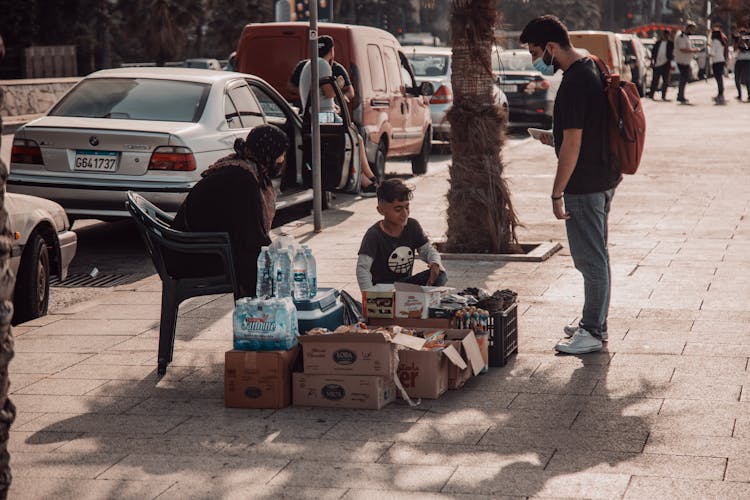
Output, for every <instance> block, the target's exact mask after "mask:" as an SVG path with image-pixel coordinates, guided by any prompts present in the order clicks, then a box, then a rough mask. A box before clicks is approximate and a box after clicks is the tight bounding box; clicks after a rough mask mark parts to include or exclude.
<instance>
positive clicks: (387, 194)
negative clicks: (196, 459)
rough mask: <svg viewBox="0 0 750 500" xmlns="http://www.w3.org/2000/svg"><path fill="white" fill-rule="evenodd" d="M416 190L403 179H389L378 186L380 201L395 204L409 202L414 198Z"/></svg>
mask: <svg viewBox="0 0 750 500" xmlns="http://www.w3.org/2000/svg"><path fill="white" fill-rule="evenodd" d="M413 191H414V188H412V187H410V186H409V185H407V184H406V183H405V182H404V181H402V180H401V179H388V180H387V181H383V182H382V183H381V184H380V186H378V191H377V195H378V201H385V202H387V203H393V202H394V201H409V200H411V199H412V197H413V196H414V194H413Z"/></svg>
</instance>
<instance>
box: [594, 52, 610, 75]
mask: <svg viewBox="0 0 750 500" xmlns="http://www.w3.org/2000/svg"><path fill="white" fill-rule="evenodd" d="M589 59H591V60H592V61H594V63H595V64H596V66H597V67H598V68H599V71H601V73H602V75H603V76H604V78H606V79H607V80H609V77H610V74H609V69H607V66H606V65H605V64H604V63H603V62H602V60H601V59H599V58H598V57H597V56H595V55H593V54H592V55H590V56H589Z"/></svg>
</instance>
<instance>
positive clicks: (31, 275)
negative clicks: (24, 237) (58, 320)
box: [13, 231, 49, 325]
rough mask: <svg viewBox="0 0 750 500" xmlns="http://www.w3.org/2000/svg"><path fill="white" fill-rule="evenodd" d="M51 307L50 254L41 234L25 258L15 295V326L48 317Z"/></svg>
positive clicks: (35, 235)
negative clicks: (48, 309) (46, 315)
mask: <svg viewBox="0 0 750 500" xmlns="http://www.w3.org/2000/svg"><path fill="white" fill-rule="evenodd" d="M48 307H49V253H48V251H47V244H46V243H45V242H44V239H43V238H42V236H41V235H40V234H39V233H38V232H36V231H35V232H33V233H31V236H30V237H29V241H28V242H27V243H26V248H25V249H24V251H23V254H22V255H21V265H20V267H19V268H18V278H17V279H16V291H15V293H14V294H13V308H14V311H15V314H14V315H13V324H14V325H17V324H19V323H25V322H26V321H31V320H32V319H35V318H38V317H40V316H44V315H45V314H47V308H48Z"/></svg>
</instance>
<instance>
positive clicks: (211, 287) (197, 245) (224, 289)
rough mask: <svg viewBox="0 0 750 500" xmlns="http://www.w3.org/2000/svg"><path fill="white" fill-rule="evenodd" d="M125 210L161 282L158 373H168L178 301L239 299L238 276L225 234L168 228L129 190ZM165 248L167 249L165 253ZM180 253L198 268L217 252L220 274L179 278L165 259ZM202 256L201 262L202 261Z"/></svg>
mask: <svg viewBox="0 0 750 500" xmlns="http://www.w3.org/2000/svg"><path fill="white" fill-rule="evenodd" d="M125 205H126V206H127V208H128V211H129V212H130V214H131V215H132V217H133V219H134V220H135V222H136V225H137V226H138V230H139V232H140V233H141V236H142V237H143V241H144V242H145V243H146V249H147V250H148V253H149V255H150V256H151V260H152V261H153V262H154V267H156V270H157V272H158V273H159V277H160V278H161V281H162V291H161V321H160V324H159V354H158V359H157V363H158V365H157V373H158V374H159V376H162V375H164V374H165V373H166V372H167V365H168V364H169V363H170V362H171V361H172V354H173V352H174V337H175V329H176V326H177V311H178V308H179V306H180V303H181V302H182V301H184V300H186V299H189V298H190V297H198V296H201V295H214V294H221V293H230V292H232V293H234V298H235V299H237V298H239V294H238V287H237V275H236V273H235V269H234V264H233V261H232V248H231V245H230V241H229V234H228V233H220V232H216V233H213V232H211V233H209V232H182V231H177V230H175V229H171V228H170V227H169V225H170V223H171V222H172V219H173V218H172V217H171V216H170V215H169V214H167V213H166V212H164V211H162V210H161V209H159V208H157V207H156V206H155V205H153V204H152V203H151V202H149V201H148V200H146V199H145V198H144V197H143V196H141V195H139V194H137V193H134V192H132V191H128V199H127V201H126V202H125ZM165 250H166V252H165ZM173 255H179V256H180V258H182V259H185V260H186V262H190V261H191V260H194V261H195V266H193V267H192V269H193V271H194V270H195V269H200V267H201V264H203V263H205V258H206V256H210V255H218V256H219V257H220V258H221V260H222V262H223V265H224V273H223V274H220V275H206V276H195V273H194V272H193V273H191V276H190V277H181V276H177V275H175V274H176V273H174V272H170V271H169V269H170V267H171V266H169V265H168V260H169V258H170V257H171V256H173ZM201 259H203V261H202V262H201Z"/></svg>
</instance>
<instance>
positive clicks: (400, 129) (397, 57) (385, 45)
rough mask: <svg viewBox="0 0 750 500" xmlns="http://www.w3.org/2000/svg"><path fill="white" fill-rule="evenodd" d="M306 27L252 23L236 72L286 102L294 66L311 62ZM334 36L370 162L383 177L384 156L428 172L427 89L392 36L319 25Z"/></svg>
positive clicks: (243, 37)
mask: <svg viewBox="0 0 750 500" xmlns="http://www.w3.org/2000/svg"><path fill="white" fill-rule="evenodd" d="M308 28H309V26H308V24H307V23H263V24H248V25H247V26H245V28H244V29H243V30H242V35H241V36H240V40H239V43H238V44H237V68H236V71H239V72H241V73H250V74H252V75H256V76H259V77H261V78H263V79H264V80H265V81H267V82H268V83H270V84H271V85H272V86H273V87H274V88H275V89H276V90H277V91H279V93H281V95H283V96H284V97H285V98H286V99H287V100H290V101H291V100H293V99H296V98H298V96H297V95H294V94H292V93H291V91H290V90H289V89H288V88H287V83H288V81H289V77H290V75H291V74H292V71H293V70H294V67H295V65H296V64H297V63H298V62H299V61H300V60H302V59H308V58H309V54H310V51H309V48H308ZM318 28H319V30H318V31H319V34H320V35H329V36H331V37H333V40H334V46H335V51H336V52H335V59H336V61H337V62H339V63H340V64H342V65H343V66H344V67H345V68H346V70H347V71H348V72H349V76H350V77H351V80H352V85H353V86H354V91H355V94H356V95H355V96H354V99H352V101H351V102H350V103H349V107H350V111H351V114H352V118H353V120H354V123H355V124H356V125H357V127H358V128H359V130H360V132H361V133H362V136H363V137H364V138H365V147H366V150H367V159H368V161H369V162H370V164H371V165H372V170H373V172H374V173H375V174H376V175H377V176H378V178H382V177H383V175H384V174H385V160H386V158H388V159H391V158H410V159H411V162H412V171H413V172H414V174H423V173H425V172H426V171H427V163H428V161H429V157H430V148H431V146H432V142H431V141H432V130H431V129H432V120H431V117H430V105H429V102H428V100H427V97H426V96H427V95H429V94H431V89H432V87H431V86H429V85H426V86H418V85H417V84H416V81H415V79H414V72H413V71H412V69H411V66H410V65H409V60H408V59H407V58H406V56H404V54H403V52H402V50H401V45H400V44H399V42H398V40H396V38H395V37H394V36H393V35H391V34H390V33H388V32H386V31H383V30H380V29H377V28H371V27H369V26H354V25H345V24H332V23H321V24H319V25H318Z"/></svg>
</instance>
